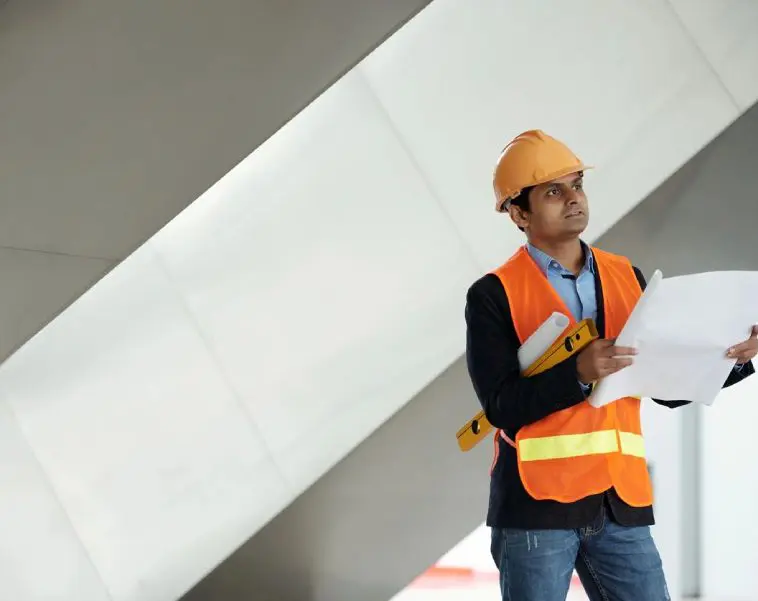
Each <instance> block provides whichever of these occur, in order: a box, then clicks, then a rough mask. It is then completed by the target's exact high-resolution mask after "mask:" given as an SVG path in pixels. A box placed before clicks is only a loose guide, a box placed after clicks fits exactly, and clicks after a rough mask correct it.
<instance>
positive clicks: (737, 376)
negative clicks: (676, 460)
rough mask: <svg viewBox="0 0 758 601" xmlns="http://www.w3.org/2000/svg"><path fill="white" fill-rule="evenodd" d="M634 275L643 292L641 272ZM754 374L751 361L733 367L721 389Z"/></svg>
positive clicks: (672, 404)
mask: <svg viewBox="0 0 758 601" xmlns="http://www.w3.org/2000/svg"><path fill="white" fill-rule="evenodd" d="M634 274H635V275H636V276H637V281H638V282H639V283H640V286H641V287H642V289H643V290H644V289H645V286H646V285H647V282H646V281H645V276H643V275H642V272H641V271H640V270H639V269H637V268H636V267H635V268H634ZM754 372H755V368H754V367H753V362H752V361H750V362H748V363H745V364H744V365H741V366H737V367H735V368H734V369H733V370H732V371H731V372H730V373H729V376H728V377H727V379H726V381H725V382H724V385H723V388H727V387H729V386H732V385H734V384H737V383H738V382H741V381H742V380H744V379H745V378H747V377H748V376H751V375H752V374H753V373H754ZM653 401H655V402H656V403H658V404H659V405H663V406H664V407H669V408H670V409H676V408H677V407H683V406H684V405H689V404H690V401H662V400H660V399H653Z"/></svg>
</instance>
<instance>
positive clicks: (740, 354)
mask: <svg viewBox="0 0 758 601" xmlns="http://www.w3.org/2000/svg"><path fill="white" fill-rule="evenodd" d="M756 355H758V326H753V327H752V329H751V330H750V338H748V339H747V340H745V342H741V343H739V344H736V345H734V346H733V347H732V348H730V349H729V350H728V351H727V353H726V356H727V357H729V358H730V359H737V363H747V362H748V361H752V360H753V359H754V358H755V356H756Z"/></svg>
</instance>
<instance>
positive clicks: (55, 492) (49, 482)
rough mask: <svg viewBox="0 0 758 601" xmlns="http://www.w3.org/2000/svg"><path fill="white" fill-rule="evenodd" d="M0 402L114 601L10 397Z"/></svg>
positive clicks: (112, 599)
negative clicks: (14, 424) (3, 404)
mask: <svg viewBox="0 0 758 601" xmlns="http://www.w3.org/2000/svg"><path fill="white" fill-rule="evenodd" d="M0 402H2V403H5V406H6V408H7V409H8V413H9V414H10V416H11V419H12V420H13V421H14V422H15V423H16V427H17V428H18V432H19V435H20V436H21V439H22V440H23V441H24V444H25V445H26V447H27V449H28V450H29V455H30V456H31V460H32V462H33V463H35V464H36V465H37V467H38V468H39V471H40V474H41V476H42V480H43V486H44V487H45V488H46V489H47V490H48V491H49V492H50V494H52V496H53V498H54V499H55V503H56V504H57V505H58V507H59V508H60V510H61V513H62V514H63V519H64V521H65V522H66V523H67V524H68V525H69V527H70V528H71V533H72V534H73V536H74V538H76V542H77V543H79V547H80V548H81V550H82V551H83V553H84V557H85V558H86V561H87V563H89V565H90V566H91V567H92V571H93V572H94V573H95V575H96V576H97V579H98V580H99V581H100V584H101V585H102V587H103V591H105V594H106V596H107V598H108V599H110V601H115V597H114V596H113V593H112V592H111V590H110V587H109V586H108V584H107V583H106V581H105V579H104V578H103V575H102V573H101V572H100V570H99V569H98V567H97V564H96V563H95V560H94V559H93V558H92V555H91V554H90V551H89V548H87V545H85V544H84V540H82V535H81V533H80V532H79V530H78V529H77V527H76V525H75V523H74V520H73V518H72V517H71V514H70V513H69V512H68V509H67V508H66V506H65V504H64V503H63V499H61V496H60V493H59V492H58V489H57V488H56V487H55V484H53V481H52V479H51V478H50V474H49V473H48V471H47V470H46V469H45V466H44V465H43V463H42V461H41V460H40V458H39V455H37V451H36V450H35V448H34V446H32V444H31V443H30V442H29V437H28V436H27V434H26V432H25V431H24V428H23V426H22V425H21V421H20V420H19V418H18V415H17V414H16V411H15V410H14V409H13V405H12V404H11V402H10V398H8V396H7V395H6V396H5V397H4V398H2V399H0Z"/></svg>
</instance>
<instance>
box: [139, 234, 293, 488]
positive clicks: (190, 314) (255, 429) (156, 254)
mask: <svg viewBox="0 0 758 601" xmlns="http://www.w3.org/2000/svg"><path fill="white" fill-rule="evenodd" d="M149 251H150V254H151V255H152V257H153V258H154V259H155V263H156V265H157V266H158V269H160V270H161V272H162V273H163V275H164V276H165V278H166V280H167V281H168V283H169V285H170V286H171V288H172V290H173V292H174V294H175V295H176V299H177V304H178V305H179V306H180V307H181V309H182V311H183V312H184V315H185V316H186V317H187V320H188V321H189V323H190V325H191V326H192V329H193V330H194V332H195V333H196V334H197V336H198V338H199V339H200V342H201V343H202V344H203V348H204V349H205V352H206V353H208V358H209V359H210V361H211V363H212V364H213V366H214V368H215V369H216V370H217V371H218V373H219V375H220V376H221V379H222V380H223V381H224V384H226V386H227V387H228V388H229V391H230V392H231V394H232V397H233V398H234V402H235V403H236V404H237V406H238V407H239V409H240V410H241V411H242V415H243V418H244V419H245V421H246V422H247V425H248V427H249V428H250V430H251V431H252V433H253V435H254V436H256V437H257V438H258V439H259V440H260V441H261V443H262V444H263V446H264V448H265V449H266V453H267V455H268V457H269V459H271V463H273V464H274V466H275V467H276V470H277V472H278V473H279V476H280V477H281V479H282V481H283V482H284V484H285V485H286V486H287V487H288V488H289V491H290V492H296V491H297V487H296V486H295V485H294V483H293V482H290V480H289V479H288V478H287V476H286V474H285V472H284V470H283V469H282V466H281V465H279V463H278V462H277V460H276V457H275V456H274V452H273V451H272V450H271V447H269V445H268V442H267V440H266V437H265V436H264V435H263V431H262V429H261V427H260V426H259V425H258V424H257V423H256V421H255V418H254V416H253V415H252V413H251V412H250V410H249V409H248V408H247V405H246V404H245V399H244V397H243V395H242V393H241V392H239V391H238V390H237V386H235V384H234V381H233V380H232V378H230V377H229V374H228V373H227V371H226V368H225V367H224V364H223V362H222V361H221V359H220V358H219V357H218V354H217V353H216V350H215V348H214V347H213V345H212V344H211V341H210V340H209V339H208V337H207V336H206V335H205V332H204V331H203V328H202V327H201V324H200V321H199V320H198V318H197V316H196V315H195V313H194V311H193V310H192V307H190V305H189V303H188V302H187V300H186V299H185V298H184V295H183V294H182V290H181V288H180V287H179V285H178V283H177V281H176V280H175V279H174V276H173V275H172V273H171V271H170V269H169V268H168V266H167V265H166V263H165V261H164V259H163V256H162V255H161V252H160V251H159V250H158V249H156V248H155V247H154V246H152V245H150V249H149Z"/></svg>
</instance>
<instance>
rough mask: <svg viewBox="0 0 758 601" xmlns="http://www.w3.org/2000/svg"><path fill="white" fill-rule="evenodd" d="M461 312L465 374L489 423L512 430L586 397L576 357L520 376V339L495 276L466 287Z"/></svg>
mask: <svg viewBox="0 0 758 601" xmlns="http://www.w3.org/2000/svg"><path fill="white" fill-rule="evenodd" d="M465 316H466V363H467V366H468V372H469V376H470V377H471V382H472V384H473V386H474V390H475V391H476V395H477V397H478V399H479V402H480V403H481V405H482V408H483V409H484V413H485V415H486V416H487V419H488V420H489V422H490V423H491V424H492V425H493V426H495V427H496V428H501V429H503V430H508V431H516V430H518V429H519V428H522V427H523V426H526V425H528V424H531V423H534V422H536V421H539V420H540V419H542V418H544V417H547V416H548V415H550V414H551V413H555V412H556V411H561V410H563V409H566V408H568V407H571V406H573V405H577V404H579V403H581V402H582V401H583V400H584V399H585V398H586V397H585V393H584V392H583V390H582V387H581V385H580V384H579V381H578V379H577V370H576V356H574V357H570V358H569V359H567V360H566V361H564V362H562V363H559V364H558V365H556V366H555V367H553V368H551V369H549V370H547V371H545V372H543V373H541V374H538V375H536V376H532V377H530V378H525V377H522V376H521V370H520V368H519V363H518V348H519V339H518V336H517V335H516V330H515V328H514V326H513V322H512V320H511V314H510V309H509V307H508V300H507V298H506V295H505V291H504V290H503V287H502V285H501V283H500V281H499V280H498V279H497V277H496V276H494V275H488V276H485V277H484V278H482V279H480V280H479V281H478V282H476V283H475V284H474V285H473V286H472V287H471V288H469V291H468V294H467V296H466V310H465Z"/></svg>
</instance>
